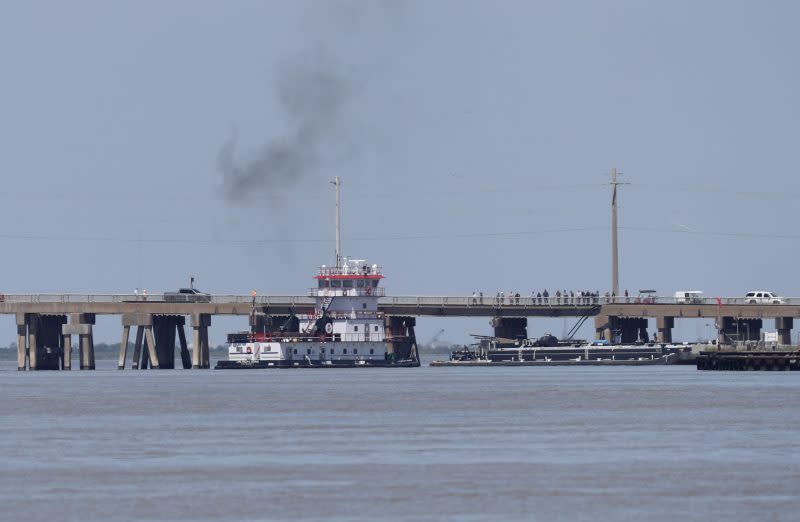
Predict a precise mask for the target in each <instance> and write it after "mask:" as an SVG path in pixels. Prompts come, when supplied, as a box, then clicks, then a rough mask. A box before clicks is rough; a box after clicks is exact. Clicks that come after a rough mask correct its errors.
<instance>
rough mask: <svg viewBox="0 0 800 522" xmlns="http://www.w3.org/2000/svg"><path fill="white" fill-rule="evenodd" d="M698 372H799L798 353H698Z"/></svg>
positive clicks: (799, 360)
mask: <svg viewBox="0 0 800 522" xmlns="http://www.w3.org/2000/svg"><path fill="white" fill-rule="evenodd" d="M696 363H697V369H698V370H717V371H800V351H792V352H767V351H725V352H722V351H720V352H700V354H699V355H698V356H697V358H696Z"/></svg>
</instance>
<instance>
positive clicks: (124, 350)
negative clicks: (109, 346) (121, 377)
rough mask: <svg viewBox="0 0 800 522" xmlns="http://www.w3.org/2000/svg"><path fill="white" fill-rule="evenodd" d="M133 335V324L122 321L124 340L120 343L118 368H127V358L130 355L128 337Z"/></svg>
mask: <svg viewBox="0 0 800 522" xmlns="http://www.w3.org/2000/svg"><path fill="white" fill-rule="evenodd" d="M130 336H131V326H130V325H128V324H125V321H123V322H122V340H121V341H120V343H119V357H118V358H117V369H118V370H124V369H125V359H127V357H128V338H129V337H130Z"/></svg>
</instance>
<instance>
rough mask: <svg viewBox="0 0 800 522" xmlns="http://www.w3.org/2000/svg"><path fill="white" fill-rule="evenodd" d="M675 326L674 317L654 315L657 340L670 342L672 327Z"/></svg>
mask: <svg viewBox="0 0 800 522" xmlns="http://www.w3.org/2000/svg"><path fill="white" fill-rule="evenodd" d="M674 326H675V318H674V317H669V316H666V317H656V328H658V342H660V343H671V342H672V328H673V327H674Z"/></svg>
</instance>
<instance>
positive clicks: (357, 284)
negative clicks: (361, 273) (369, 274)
mask: <svg viewBox="0 0 800 522" xmlns="http://www.w3.org/2000/svg"><path fill="white" fill-rule="evenodd" d="M356 286H357V287H358V288H363V287H364V280H363V279H359V280H358V281H356Z"/></svg>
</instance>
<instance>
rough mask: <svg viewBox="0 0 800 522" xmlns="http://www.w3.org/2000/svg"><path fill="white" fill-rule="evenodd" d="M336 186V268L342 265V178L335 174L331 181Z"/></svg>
mask: <svg viewBox="0 0 800 522" xmlns="http://www.w3.org/2000/svg"><path fill="white" fill-rule="evenodd" d="M331 184H333V185H334V186H335V187H336V268H341V267H342V230H341V221H342V211H341V208H342V180H341V178H339V176H336V177H335V178H334V179H333V181H331Z"/></svg>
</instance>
